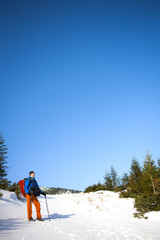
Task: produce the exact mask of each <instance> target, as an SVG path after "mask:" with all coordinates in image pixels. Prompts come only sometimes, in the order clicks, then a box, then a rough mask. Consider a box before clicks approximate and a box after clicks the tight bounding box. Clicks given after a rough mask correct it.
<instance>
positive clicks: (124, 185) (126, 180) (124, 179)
mask: <svg viewBox="0 0 160 240" xmlns="http://www.w3.org/2000/svg"><path fill="white" fill-rule="evenodd" d="M128 184H129V175H128V174H127V173H124V174H123V176H122V178H121V185H122V190H126V189H127V187H128Z"/></svg>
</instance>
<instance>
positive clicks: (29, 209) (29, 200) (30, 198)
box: [26, 194, 41, 219]
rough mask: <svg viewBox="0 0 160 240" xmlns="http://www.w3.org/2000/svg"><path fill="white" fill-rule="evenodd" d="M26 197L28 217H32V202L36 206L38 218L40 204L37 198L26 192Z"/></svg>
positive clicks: (39, 215) (38, 216)
mask: <svg viewBox="0 0 160 240" xmlns="http://www.w3.org/2000/svg"><path fill="white" fill-rule="evenodd" d="M26 199H27V214H28V219H31V217H32V202H33V204H34V206H35V208H36V212H37V218H40V217H41V206H40V203H39V201H38V199H37V198H36V197H35V196H34V195H33V194H31V196H30V195H28V194H26Z"/></svg>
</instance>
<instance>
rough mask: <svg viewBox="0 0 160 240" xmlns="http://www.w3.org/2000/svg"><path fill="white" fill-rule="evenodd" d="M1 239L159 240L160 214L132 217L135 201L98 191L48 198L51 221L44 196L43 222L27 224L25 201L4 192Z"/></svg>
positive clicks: (42, 204)
mask: <svg viewBox="0 0 160 240" xmlns="http://www.w3.org/2000/svg"><path fill="white" fill-rule="evenodd" d="M2 193H3V197H2V198H0V239H5V240H44V239H47V240H52V239H54V240H124V239H128V240H136V239H137V240H138V239H139V240H140V239H143V240H159V239H160V227H159V226H160V212H152V213H149V214H148V216H149V219H148V220H144V219H141V220H139V219H135V218H134V217H133V212H134V209H133V200H132V199H121V198H118V193H113V192H109V191H106V192H103V191H100V192H96V193H89V194H84V193H79V194H63V195H47V202H48V206H49V211H50V218H51V221H48V217H47V210H46V204H45V199H44V197H43V196H42V197H39V201H40V203H41V208H42V216H43V218H44V219H45V221H44V222H38V221H36V222H28V220H27V216H26V201H25V199H24V200H23V201H19V200H18V199H17V198H16V195H15V194H14V193H11V192H8V191H2ZM33 218H36V215H35V210H34V207H33Z"/></svg>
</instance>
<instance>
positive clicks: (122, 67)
mask: <svg viewBox="0 0 160 240" xmlns="http://www.w3.org/2000/svg"><path fill="white" fill-rule="evenodd" d="M0 18H1V25H0V28H1V32H0V34H1V37H0V51H1V52H0V53H1V60H0V61H1V62H0V63H1V69H0V102H1V113H0V114H1V116H0V132H1V133H2V135H3V137H4V138H5V139H6V144H7V146H8V166H9V169H8V178H9V179H10V180H11V181H12V182H15V181H19V179H23V178H24V177H27V176H28V172H29V171H30V170H34V171H35V172H36V179H37V180H38V182H39V185H41V186H48V187H51V186H52V187H64V188H71V189H79V190H84V189H85V187H87V186H89V185H92V184H94V183H97V182H98V181H100V182H103V177H104V175H105V171H109V170H110V167H111V165H113V166H114V168H115V169H116V170H117V171H118V173H119V175H121V174H122V173H124V172H128V171H129V168H130V165H131V159H132V157H133V156H135V157H136V158H137V159H138V160H139V161H143V160H144V156H145V154H146V152H147V149H148V150H149V152H150V153H151V154H153V158H154V159H155V160H157V158H159V157H160V145H159V143H160V140H159V139H160V1H154V0H152V1H151V0H150V1H147V0H145V1H141V0H138V1H136V0H134V1H133V0H128V1H127V0H126V1H124V0H118V1H116V0H111V1H107V0H105V1H101V0H97V1H94V0H90V1H89V0H84V1H83V0H81V1H80V0H74V1H70V0H67V1H66V0H63V1H62V0H57V1H54V0H52V1H45V0H43V1H42V0H38V1H34V0H32V1H31V0H21V1H7V0H5V1H3V0H1V2H0Z"/></svg>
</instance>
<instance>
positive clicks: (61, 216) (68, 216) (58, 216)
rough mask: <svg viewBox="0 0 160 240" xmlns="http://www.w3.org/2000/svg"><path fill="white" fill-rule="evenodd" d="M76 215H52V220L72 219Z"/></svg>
mask: <svg viewBox="0 0 160 240" xmlns="http://www.w3.org/2000/svg"><path fill="white" fill-rule="evenodd" d="M75 215H76V214H66V215H61V214H59V213H54V214H50V215H49V216H50V219H62V218H70V217H72V216H75ZM47 219H48V217H46V218H44V220H47Z"/></svg>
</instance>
